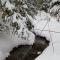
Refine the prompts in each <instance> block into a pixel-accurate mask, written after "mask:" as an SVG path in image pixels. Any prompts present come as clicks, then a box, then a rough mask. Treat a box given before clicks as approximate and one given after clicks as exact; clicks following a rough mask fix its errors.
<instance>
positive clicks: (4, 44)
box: [0, 12, 35, 60]
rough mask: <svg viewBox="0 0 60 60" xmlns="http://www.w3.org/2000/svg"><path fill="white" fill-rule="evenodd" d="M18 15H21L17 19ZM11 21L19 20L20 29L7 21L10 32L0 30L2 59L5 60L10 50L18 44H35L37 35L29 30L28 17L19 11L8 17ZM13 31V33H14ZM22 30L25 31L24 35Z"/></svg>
mask: <svg viewBox="0 0 60 60" xmlns="http://www.w3.org/2000/svg"><path fill="white" fill-rule="evenodd" d="M16 16H19V18H18V19H17V18H16ZM7 19H9V20H10V21H12V22H13V23H14V22H17V23H18V25H19V27H20V29H19V30H17V32H16V33H15V30H13V27H11V26H10V25H9V23H8V22H7V23H6V25H7V26H9V31H8V33H7V32H5V31H2V32H1V31H0V60H4V59H5V58H6V57H8V55H9V52H10V51H11V50H12V49H13V48H14V47H17V46H18V45H33V43H34V42H35V35H34V34H33V33H32V32H31V31H29V30H28V29H27V27H26V24H25V22H26V17H25V18H24V17H22V16H21V15H20V14H19V13H16V12H15V13H14V14H13V15H12V16H10V17H8V18H7ZM12 32H13V33H12ZM22 32H23V33H24V34H23V35H22Z"/></svg>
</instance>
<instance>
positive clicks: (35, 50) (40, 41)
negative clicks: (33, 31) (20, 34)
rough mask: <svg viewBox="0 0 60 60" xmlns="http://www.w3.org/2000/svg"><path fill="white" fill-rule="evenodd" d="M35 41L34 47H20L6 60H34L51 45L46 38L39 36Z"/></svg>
mask: <svg viewBox="0 0 60 60" xmlns="http://www.w3.org/2000/svg"><path fill="white" fill-rule="evenodd" d="M35 39H36V40H35V43H34V44H33V45H20V46H18V47H17V48H16V47H15V48H13V50H12V51H11V52H10V56H8V57H7V58H6V59H5V60H34V59H35V58H36V57H37V56H38V55H40V54H41V53H42V52H43V50H44V49H45V48H46V47H47V46H48V45H49V41H47V40H46V38H45V37H41V36H39V35H37V36H36V38H35Z"/></svg>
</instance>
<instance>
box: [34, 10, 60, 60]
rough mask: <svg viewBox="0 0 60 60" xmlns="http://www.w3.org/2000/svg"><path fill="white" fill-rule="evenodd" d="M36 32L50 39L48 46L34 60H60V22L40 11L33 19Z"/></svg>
mask: <svg viewBox="0 0 60 60" xmlns="http://www.w3.org/2000/svg"><path fill="white" fill-rule="evenodd" d="M34 25H35V28H34V31H35V32H36V34H39V35H42V36H45V37H46V38H47V39H48V40H50V43H49V46H48V47H47V48H46V49H45V50H44V51H43V53H42V54H41V55H40V56H38V57H37V58H36V59H35V60H60V28H59V27H60V22H58V21H57V18H56V17H52V16H50V15H49V14H48V13H45V12H43V11H41V13H39V14H38V15H37V16H36V20H35V21H34Z"/></svg>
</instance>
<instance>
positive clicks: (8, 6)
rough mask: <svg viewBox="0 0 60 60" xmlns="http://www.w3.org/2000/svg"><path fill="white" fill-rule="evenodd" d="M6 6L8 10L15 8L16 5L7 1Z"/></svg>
mask: <svg viewBox="0 0 60 60" xmlns="http://www.w3.org/2000/svg"><path fill="white" fill-rule="evenodd" d="M5 7H6V8H8V10H12V9H14V8H15V6H14V5H12V4H11V3H10V2H9V1H6V4H5Z"/></svg>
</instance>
